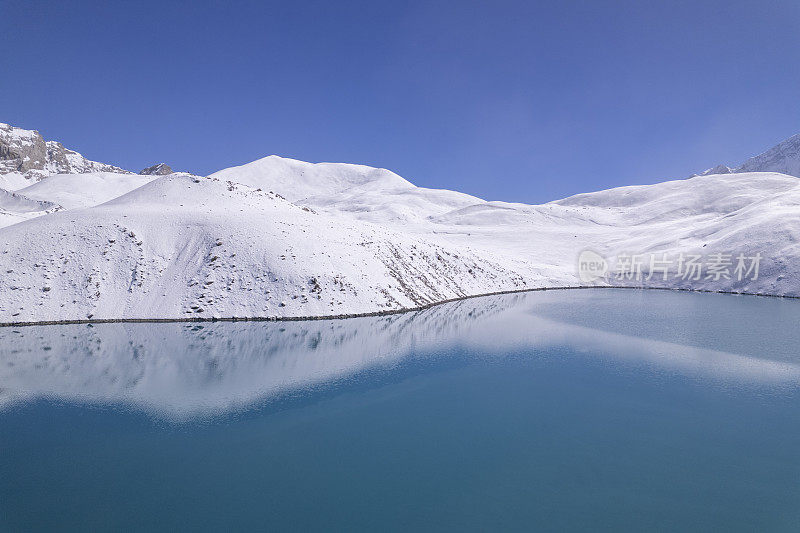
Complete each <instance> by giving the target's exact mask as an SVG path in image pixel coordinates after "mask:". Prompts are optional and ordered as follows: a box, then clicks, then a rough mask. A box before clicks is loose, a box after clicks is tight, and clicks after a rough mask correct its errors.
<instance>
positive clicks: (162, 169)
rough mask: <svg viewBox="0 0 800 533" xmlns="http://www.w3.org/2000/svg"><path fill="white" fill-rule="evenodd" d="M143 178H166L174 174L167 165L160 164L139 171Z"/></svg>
mask: <svg viewBox="0 0 800 533" xmlns="http://www.w3.org/2000/svg"><path fill="white" fill-rule="evenodd" d="M139 174H141V175H142V176H166V175H167V174H172V168H171V167H170V166H169V165H168V164H166V163H159V164H157V165H153V166H152V167H147V168H143V169H142V170H141V171H139Z"/></svg>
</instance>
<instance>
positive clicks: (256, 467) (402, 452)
mask: <svg viewBox="0 0 800 533" xmlns="http://www.w3.org/2000/svg"><path fill="white" fill-rule="evenodd" d="M798 323H800V301H791V300H778V299H768V298H758V297H744V296H731V295H715V294H690V293H672V292H662V291H636V290H580V291H554V292H546V293H531V294H526V295H515V296H500V297H487V298H480V299H475V300H466V301H463V302H456V303H453V304H447V305H445V306H440V307H437V308H433V309H429V310H426V311H421V312H418V313H410V314H405V315H400V316H394V317H380V318H365V319H350V320H340V321H312V322H296V323H282V324H281V323H213V324H203V325H198V324H188V325H187V324H126V325H119V324H108V325H94V326H93V327H88V326H86V325H80V326H41V327H26V328H2V330H1V331H0V530H3V531H5V530H59V531H65V530H92V531H99V530H121V529H126V530H160V531H174V530H176V529H178V530H199V531H204V530H211V531H219V530H254V529H259V530H272V531H276V530H277V531H280V530H304V531H305V530H324V531H331V530H347V531H353V530H457V531H464V530H481V531H486V530H526V531H528V530H542V531H548V530H549V531H645V530H661V531H687V530H688V531H709V530H715V531H797V530H798V528H800V460H799V459H800V457H798V456H799V455H800V394H798V392H800V353H798V348H797V345H798V340H800V332H798V328H797V324H798Z"/></svg>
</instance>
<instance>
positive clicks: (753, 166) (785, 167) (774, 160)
mask: <svg viewBox="0 0 800 533" xmlns="http://www.w3.org/2000/svg"><path fill="white" fill-rule="evenodd" d="M738 172H778V173H780V174H788V175H789V176H795V177H800V134H797V135H793V136H792V137H789V138H788V139H786V140H785V141H782V142H780V143H778V144H776V145H775V146H773V147H772V148H770V149H769V150H767V151H766V152H764V153H763V154H759V155H757V156H755V157H751V158H750V159H748V160H747V161H745V162H744V163H742V164H741V165H740V166H738V167H736V168H731V167H728V166H725V165H717V166H716V167H714V168H710V169H708V170H706V171H705V172H703V173H702V174H701V176H705V175H708V174H730V173H738Z"/></svg>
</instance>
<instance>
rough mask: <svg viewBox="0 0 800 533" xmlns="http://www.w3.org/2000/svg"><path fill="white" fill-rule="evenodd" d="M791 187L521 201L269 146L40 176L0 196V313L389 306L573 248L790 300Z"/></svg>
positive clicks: (216, 312) (797, 252)
mask: <svg viewBox="0 0 800 533" xmlns="http://www.w3.org/2000/svg"><path fill="white" fill-rule="evenodd" d="M153 178H155V179H153ZM799 186H800V181H799V180H798V179H797V178H795V177H792V176H788V175H785V174H777V173H772V172H752V173H733V174H711V175H704V176H699V177H695V178H691V179H688V180H678V181H670V182H666V183H661V184H657V185H647V186H634V187H621V188H617V189H611V190H608V191H600V192H596V193H589V194H581V195H577V196H573V197H570V198H566V199H564V200H560V201H556V202H551V203H548V204H543V205H524V204H515V203H507V202H486V201H484V200H481V199H479V198H476V197H473V196H469V195H466V194H462V193H458V192H453V191H443V190H433V189H424V188H419V187H415V186H414V185H413V184H411V183H410V182H408V181H407V180H405V179H403V178H401V177H400V176H398V175H397V174H394V173H393V172H390V171H388V170H385V169H375V168H371V167H366V166H363V165H348V164H339V163H336V164H334V163H318V164H312V163H304V162H301V161H296V160H292V159H283V158H279V157H277V156H270V157H266V158H263V159H260V160H258V161H254V162H253V163H250V164H247V165H243V166H241V167H233V168H230V169H225V170H223V171H220V172H217V173H215V174H213V175H212V176H211V177H208V178H201V177H196V176H191V175H188V174H171V175H167V176H163V177H157V176H140V175H125V174H113V173H103V172H101V173H88V174H71V175H70V174H68V175H57V176H51V177H49V178H46V179H44V180H42V181H41V182H39V183H37V184H35V185H32V186H30V187H27V188H25V189H23V190H21V191H20V196H19V197H16V198H6V200H5V201H0V223H8V224H12V225H10V226H8V227H5V228H2V229H0V274H2V275H1V276H0V322H30V321H48V320H75V319H88V318H92V319H118V318H176V319H177V318H196V317H203V318H211V317H308V316H335V315H344V314H357V313H372V312H382V311H392V310H401V309H409V308H415V307H420V306H424V305H428V304H432V303H437V302H441V301H445V300H449V299H454V298H461V297H464V296H472V295H479V294H487V293H493V292H500V291H513V290H523V289H530V288H541V287H569V286H579V285H586V283H585V282H581V280H580V279H579V278H578V276H577V269H576V262H577V258H578V255H579V254H580V252H581V251H582V250H585V249H592V250H594V251H596V252H598V253H599V254H601V255H602V256H604V257H607V258H609V259H610V261H611V263H612V266H614V261H613V258H616V257H618V256H621V255H623V254H642V255H643V256H644V255H647V254H659V255H661V254H669V255H670V256H671V257H677V256H679V255H680V254H685V255H690V254H702V255H704V256H708V255H711V254H716V253H723V254H730V255H731V256H735V255H738V254H742V255H745V256H748V257H752V256H755V255H756V254H761V258H762V260H761V263H760V272H759V276H758V277H757V278H755V279H753V277H746V278H744V279H737V278H736V276H732V275H731V276H728V278H730V279H728V278H726V277H721V278H715V277H713V276H712V277H706V276H705V275H703V276H702V277H700V278H699V279H684V278H682V277H675V276H670V277H669V278H668V279H662V277H661V276H653V277H652V279H650V280H648V279H647V273H648V270H649V265H644V268H643V273H644V276H642V278H641V279H635V278H634V279H617V278H616V277H615V276H613V275H612V274H613V273H609V275H607V276H605V277H603V278H600V279H598V280H596V281H595V282H593V283H594V284H596V285H628V286H650V287H664V288H683V289H697V290H722V291H733V292H748V293H760V294H772V295H787V296H800V244H798V242H800V187H799ZM0 200H2V198H0ZM1 210H4V211H1ZM37 215H41V216H37ZM34 216H36V218H32V219H31V217H34Z"/></svg>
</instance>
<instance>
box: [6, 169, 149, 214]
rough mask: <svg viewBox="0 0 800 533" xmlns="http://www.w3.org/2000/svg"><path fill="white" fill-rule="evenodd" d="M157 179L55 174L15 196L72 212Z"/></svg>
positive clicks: (103, 174) (93, 174)
mask: <svg viewBox="0 0 800 533" xmlns="http://www.w3.org/2000/svg"><path fill="white" fill-rule="evenodd" d="M157 177H158V176H154V175H139V174H118V173H114V172H93V173H89V174H56V175H54V176H50V177H48V178H47V179H45V180H42V181H39V182H37V183H34V184H33V185H29V186H28V187H25V188H24V189H20V190H19V191H17V192H18V193H19V194H22V195H25V196H26V197H28V198H32V199H36V200H41V201H46V202H51V203H54V204H58V205H60V206H61V207H63V208H65V209H74V208H77V207H91V206H94V205H98V204H101V203H103V202H107V201H109V200H113V199H114V198H117V197H119V196H122V195H123V194H125V193H127V192H130V191H132V190H134V189H138V188H139V187H141V186H142V185H144V184H146V183H149V182H151V181H153V179H155V178H157Z"/></svg>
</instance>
